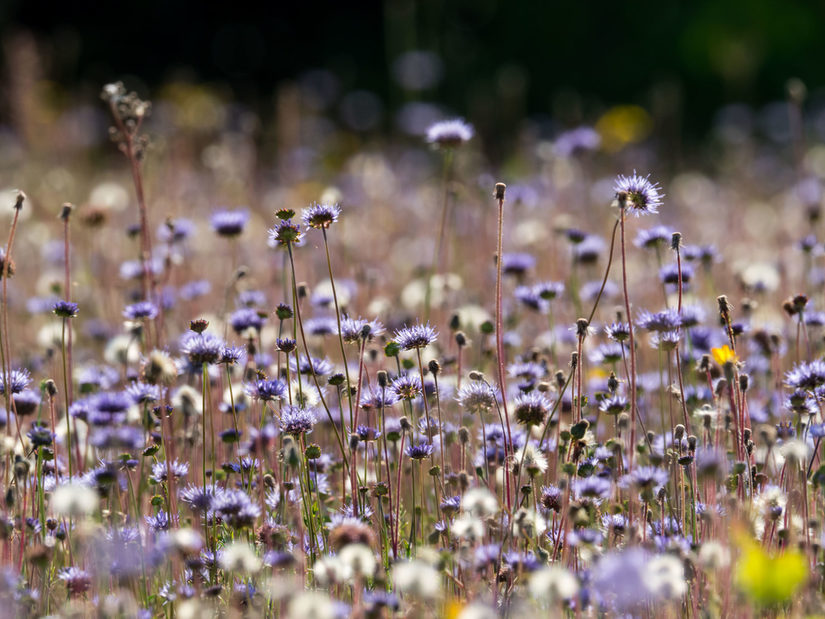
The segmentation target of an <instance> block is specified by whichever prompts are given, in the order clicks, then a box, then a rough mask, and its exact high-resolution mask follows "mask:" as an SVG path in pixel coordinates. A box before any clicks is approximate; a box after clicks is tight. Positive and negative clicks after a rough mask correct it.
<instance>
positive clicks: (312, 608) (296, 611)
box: [287, 591, 337, 619]
mask: <svg viewBox="0 0 825 619" xmlns="http://www.w3.org/2000/svg"><path fill="white" fill-rule="evenodd" d="M336 616H337V614H336V612H335V603H334V602H333V601H332V599H330V597H329V596H328V595H327V594H326V593H321V592H320V591H304V592H303V593H299V594H298V595H296V596H295V597H294V598H292V600H290V602H289V607H288V608H287V617H288V618H289V619H335V618H336Z"/></svg>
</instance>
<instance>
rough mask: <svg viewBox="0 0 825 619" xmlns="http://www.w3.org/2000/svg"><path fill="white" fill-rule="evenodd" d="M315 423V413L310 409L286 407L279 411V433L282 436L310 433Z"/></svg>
mask: <svg viewBox="0 0 825 619" xmlns="http://www.w3.org/2000/svg"><path fill="white" fill-rule="evenodd" d="M316 422H317V419H316V418H315V413H314V412H313V411H312V410H310V409H306V408H300V407H298V406H289V405H287V406H284V408H283V410H282V411H281V432H283V433H284V434H290V435H292V436H300V435H302V434H306V433H308V432H312V427H313V426H314V425H315V423H316Z"/></svg>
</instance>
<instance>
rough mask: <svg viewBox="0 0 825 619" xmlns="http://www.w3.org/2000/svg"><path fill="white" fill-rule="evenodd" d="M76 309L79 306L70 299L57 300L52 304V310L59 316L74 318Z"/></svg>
mask: <svg viewBox="0 0 825 619" xmlns="http://www.w3.org/2000/svg"><path fill="white" fill-rule="evenodd" d="M78 309H79V308H78V305H77V303H72V302H71V301H63V300H60V301H57V302H56V303H55V304H54V305H53V306H52V311H53V312H54V313H55V314H57V315H58V316H60V317H61V318H74V317H75V316H77V310H78Z"/></svg>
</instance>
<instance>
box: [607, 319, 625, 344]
mask: <svg viewBox="0 0 825 619" xmlns="http://www.w3.org/2000/svg"><path fill="white" fill-rule="evenodd" d="M604 332H605V333H606V334H607V337H608V338H610V339H611V340H613V341H614V342H626V341H627V340H628V339H629V338H630V325H629V324H628V323H626V322H614V323H611V324H609V325H605V327H604Z"/></svg>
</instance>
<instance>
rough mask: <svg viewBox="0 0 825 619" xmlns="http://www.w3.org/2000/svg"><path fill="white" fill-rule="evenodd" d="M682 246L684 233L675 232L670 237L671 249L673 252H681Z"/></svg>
mask: <svg viewBox="0 0 825 619" xmlns="http://www.w3.org/2000/svg"><path fill="white" fill-rule="evenodd" d="M681 246H682V233H681V232H674V233H673V234H672V235H671V237H670V248H671V249H672V250H673V251H679V248H680V247H681Z"/></svg>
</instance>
